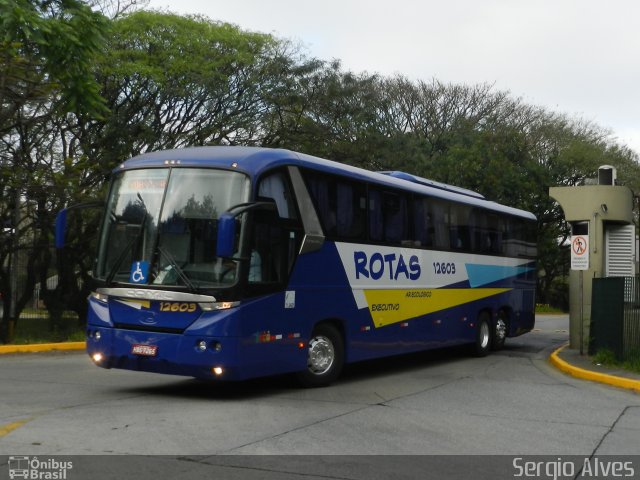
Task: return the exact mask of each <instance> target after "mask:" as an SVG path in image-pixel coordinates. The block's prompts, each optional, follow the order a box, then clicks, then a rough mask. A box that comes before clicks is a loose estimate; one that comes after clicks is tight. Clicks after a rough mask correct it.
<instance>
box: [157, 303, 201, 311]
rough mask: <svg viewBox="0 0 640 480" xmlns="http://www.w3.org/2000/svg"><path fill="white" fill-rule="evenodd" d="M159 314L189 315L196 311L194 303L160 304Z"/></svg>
mask: <svg viewBox="0 0 640 480" xmlns="http://www.w3.org/2000/svg"><path fill="white" fill-rule="evenodd" d="M160 311H161V312H174V313H175V312H182V313H185V312H186V313H191V312H195V311H196V304H195V303H178V302H160Z"/></svg>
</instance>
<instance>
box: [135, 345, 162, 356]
mask: <svg viewBox="0 0 640 480" xmlns="http://www.w3.org/2000/svg"><path fill="white" fill-rule="evenodd" d="M131 353H132V354H134V355H142V356H145V357H155V356H156V354H157V353H158V346H157V345H133V346H132V347H131Z"/></svg>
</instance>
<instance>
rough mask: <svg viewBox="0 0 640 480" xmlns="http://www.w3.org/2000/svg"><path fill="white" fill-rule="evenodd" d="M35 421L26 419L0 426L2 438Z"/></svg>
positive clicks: (30, 418) (31, 418)
mask: <svg viewBox="0 0 640 480" xmlns="http://www.w3.org/2000/svg"><path fill="white" fill-rule="evenodd" d="M31 420H33V417H29V418H25V419H24V420H18V421H17V422H13V423H8V424H6V425H2V426H0V438H2V437H6V436H7V435H9V434H10V433H11V432H13V431H14V430H15V429H16V428H20V427H21V426H23V425H24V424H25V423H29V422H30V421H31Z"/></svg>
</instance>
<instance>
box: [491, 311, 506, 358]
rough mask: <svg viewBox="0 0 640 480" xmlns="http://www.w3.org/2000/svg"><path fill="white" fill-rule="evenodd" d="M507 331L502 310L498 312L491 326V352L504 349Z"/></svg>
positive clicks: (504, 314)
mask: <svg viewBox="0 0 640 480" xmlns="http://www.w3.org/2000/svg"><path fill="white" fill-rule="evenodd" d="M507 329H508V327H507V314H506V313H505V312H504V310H500V311H499V312H498V318H496V322H495V324H494V326H493V338H492V339H491V349H492V350H501V349H502V348H503V347H504V342H505V340H506V339H507Z"/></svg>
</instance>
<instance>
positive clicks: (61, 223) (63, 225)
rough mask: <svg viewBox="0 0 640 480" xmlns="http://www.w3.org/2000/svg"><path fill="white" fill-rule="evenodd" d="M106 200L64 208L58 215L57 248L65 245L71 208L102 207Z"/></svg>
mask: <svg viewBox="0 0 640 480" xmlns="http://www.w3.org/2000/svg"><path fill="white" fill-rule="evenodd" d="M102 207H104V202H84V203H77V204H75V205H71V206H70V207H67V208H63V209H62V210H60V211H59V212H58V214H57V215H56V234H55V246H56V248H57V249H62V248H64V247H65V234H66V232H67V213H68V212H69V211H71V210H83V209H85V208H102Z"/></svg>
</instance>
